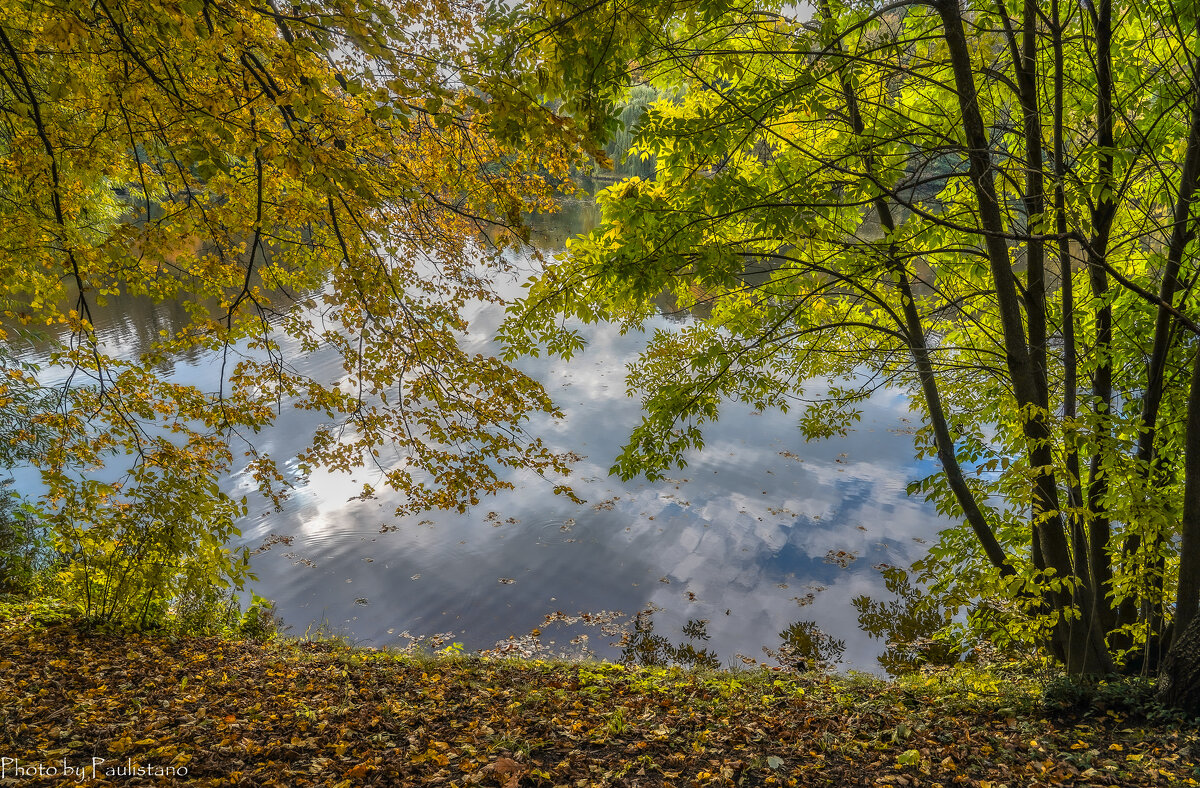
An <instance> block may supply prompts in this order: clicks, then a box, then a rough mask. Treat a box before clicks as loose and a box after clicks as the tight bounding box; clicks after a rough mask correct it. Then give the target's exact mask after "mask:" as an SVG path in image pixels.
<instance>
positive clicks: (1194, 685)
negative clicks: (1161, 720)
mask: <svg viewBox="0 0 1200 788" xmlns="http://www.w3.org/2000/svg"><path fill="white" fill-rule="evenodd" d="M1158 700H1159V702H1160V703H1162V704H1163V705H1166V706H1172V707H1174V708H1177V709H1182V710H1183V711H1185V712H1187V713H1189V714H1193V715H1195V714H1200V616H1193V617H1192V621H1191V623H1190V624H1188V625H1187V628H1186V629H1184V630H1183V631H1182V632H1181V633H1179V634H1177V635H1176V636H1175V642H1174V644H1173V645H1172V646H1171V650H1170V651H1169V652H1167V657H1166V659H1164V660H1163V665H1162V673H1161V675H1160V676H1159V679H1158Z"/></svg>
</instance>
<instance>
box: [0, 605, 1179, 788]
mask: <svg viewBox="0 0 1200 788" xmlns="http://www.w3.org/2000/svg"><path fill="white" fill-rule="evenodd" d="M42 610H43V612H42V613H41V614H39V613H38V612H37V611H34V610H31V609H29V608H25V609H21V608H17V607H0V611H3V612H4V615H3V620H2V621H0V764H2V766H3V770H4V776H3V778H0V785H4V786H8V785H13V786H17V785H20V786H25V785H67V784H74V785H153V784H178V783H181V782H184V781H186V782H187V784H189V785H191V784H195V785H213V786H216V785H246V786H260V785H282V786H300V785H338V786H354V785H388V786H424V785H430V786H433V785H445V786H453V785H457V786H472V785H478V786H502V787H503V788H523V787H524V786H560V785H561V786H580V788H582V787H583V786H592V785H613V786H668V785H669V786H709V785H711V786H735V785H751V786H758V785H763V786H767V785H772V786H774V785H781V786H853V785H897V786H929V787H930V788H935V787H936V786H939V785H940V786H944V787H945V788H948V787H949V786H958V785H963V786H977V787H979V788H1000V787H1001V786H1009V788H1017V786H1050V785H1078V786H1084V785H1120V786H1132V785H1197V784H1198V783H1200V767H1197V765H1196V764H1197V761H1200V734H1198V732H1197V727H1196V726H1195V724H1194V723H1193V724H1188V723H1185V722H1183V721H1181V720H1179V719H1178V718H1171V717H1168V716H1159V715H1157V714H1156V713H1155V712H1154V710H1153V709H1152V707H1150V706H1147V705H1144V704H1138V703H1134V704H1132V705H1131V704H1129V703H1127V702H1124V701H1123V700H1122V698H1121V697H1120V696H1121V694H1122V693H1120V692H1114V691H1111V690H1110V691H1107V692H1106V690H1105V688H1103V687H1101V688H1100V689H1099V690H1097V691H1096V692H1095V693H1094V696H1093V698H1092V702H1091V703H1090V705H1087V706H1086V707H1084V708H1072V709H1064V708H1054V709H1048V708H1047V706H1046V704H1045V702H1044V701H1043V699H1042V695H1043V693H1042V689H1041V687H1040V686H1038V685H1037V684H1036V683H1035V682H1032V681H1028V680H1023V679H1021V678H1020V677H1018V676H1004V675H995V674H986V673H967V672H963V671H958V672H954V673H947V674H944V675H941V676H924V677H911V678H908V679H905V680H903V681H899V682H892V683H888V682H881V681H877V680H874V679H867V678H863V677H851V678H844V677H825V676H816V675H797V674H789V673H780V672H775V671H770V670H761V669H760V670H753V671H744V672H725V671H684V670H679V669H663V668H626V667H623V666H620V665H613V664H604V663H553V662H544V661H510V660H483V659H478V658H473V657H463V656H454V655H444V656H436V657H427V658H414V657H408V656H398V655H396V654H392V653H388V652H383V651H374V650H369V649H354V648H349V647H346V646H344V645H342V644H340V643H337V642H331V641H318V642H302V641H296V640H288V639H282V638H276V639H273V640H269V641H265V642H259V641H253V640H241V641H239V640H222V639H216V638H187V637H184V638H174V637H168V636H155V635H145V634H121V635H118V634H111V633H109V634H106V633H100V632H95V631H89V630H87V629H85V628H82V627H80V626H79V625H78V624H76V623H73V622H70V621H63V620H56V619H57V617H56V616H46V615H45V613H44V610H45V609H44V608H43V609H42ZM67 769H70V770H71V772H70V773H69V774H66V775H64V772H65V771H66V770H67ZM169 770H170V771H169Z"/></svg>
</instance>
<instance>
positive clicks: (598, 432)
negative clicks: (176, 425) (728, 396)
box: [105, 206, 949, 671]
mask: <svg viewBox="0 0 1200 788" xmlns="http://www.w3.org/2000/svg"><path fill="white" fill-rule="evenodd" d="M594 221H595V217H594V215H593V212H592V209H589V208H588V207H586V206H583V207H581V206H575V207H574V209H573V210H568V211H567V212H565V213H564V214H563V215H562V216H560V217H556V218H554V219H552V220H549V221H546V222H544V223H543V225H542V228H541V229H542V232H541V233H540V235H539V236H537V237H535V239H534V240H535V243H538V244H539V245H541V246H542V247H543V248H546V249H547V250H554V249H561V248H562V243H563V241H564V240H565V238H566V237H567V236H569V235H571V234H574V233H575V232H579V231H581V230H583V229H586V228H587V227H588V226H589V225H590V224H591V223H594ZM513 291H514V292H516V288H515V287H514V290H513ZM176 312H179V313H180V314H175V313H176ZM501 317H502V313H501V310H500V309H498V308H494V307H481V308H480V309H478V310H477V311H476V313H475V314H473V315H472V316H471V324H472V330H471V334H470V336H469V337H468V338H467V340H466V341H467V342H468V343H470V344H472V345H474V346H475V348H474V349H477V350H481V351H487V350H488V347H489V344H490V335H491V332H492V331H493V330H494V328H495V327H496V325H497V324H498V323H499V321H500V319H501ZM180 318H181V310H178V309H177V308H173V307H170V306H161V305H160V306H156V307H153V308H148V307H146V306H145V305H143V306H141V307H139V308H130V309H126V310H125V311H124V312H123V313H122V314H121V315H120V316H119V319H116V318H113V319H111V323H110V325H109V326H108V327H107V328H106V329H105V339H106V341H108V342H110V343H112V346H115V347H119V348H125V349H127V351H129V352H133V351H135V350H136V349H137V348H138V347H139V346H141V345H142V344H143V343H144V342H145V341H146V340H147V339H148V338H149V337H153V336H155V335H157V333H158V330H159V328H160V327H161V328H167V327H168V326H169V325H170V324H172V323H173V322H176V321H178V320H179V319H180ZM680 324H681V323H680V319H679V318H678V316H674V317H670V318H668V317H667V316H662V317H659V318H656V319H655V320H653V321H651V323H650V324H649V325H648V326H647V329H648V330H650V331H652V330H653V329H655V328H669V327H672V326H675V327H678V326H679V325H680ZM583 330H584V331H585V332H586V336H587V338H588V347H587V349H586V350H585V351H584V352H582V353H580V354H579V355H578V356H576V357H575V358H574V359H573V360H572V361H570V362H569V363H567V362H563V361H561V360H556V359H546V358H539V359H527V360H525V361H523V362H522V363H521V364H520V366H521V367H522V368H523V369H524V370H525V371H527V372H528V373H529V374H531V375H532V376H534V377H535V378H537V379H538V380H540V381H541V382H542V383H543V384H544V385H545V386H546V388H547V390H548V391H549V393H550V394H551V396H552V397H554V398H555V400H556V401H557V402H558V403H559V405H560V406H561V407H562V408H563V410H564V411H565V412H566V419H565V420H563V421H562V422H559V423H552V422H550V421H549V420H546V421H544V422H538V423H535V424H534V426H533V431H534V432H535V433H538V434H541V435H543V436H544V437H545V438H546V439H547V440H548V442H550V443H551V444H552V445H555V446H557V447H559V448H562V449H573V450H575V451H577V452H578V453H579V454H581V455H585V457H584V459H583V460H582V462H580V463H579V465H578V466H577V467H576V471H575V474H574V478H573V485H574V488H575V490H576V492H577V493H578V494H579V495H581V496H582V497H583V498H585V499H586V500H587V503H586V504H584V505H576V504H573V503H571V502H570V501H569V500H566V499H564V498H562V497H559V496H555V495H553V494H552V493H551V490H550V487H551V485H550V484H549V483H547V482H545V481H544V480H542V479H540V478H538V477H536V476H533V475H531V474H520V473H517V474H514V475H511V476H510V478H512V479H513V480H514V481H515V482H516V489H515V490H513V491H510V492H508V493H504V494H501V495H498V496H495V497H492V498H486V499H484V501H483V503H482V504H481V505H480V506H479V507H477V508H475V509H474V510H472V511H470V512H468V513H467V514H463V515H459V514H455V513H445V512H429V513H426V514H424V515H422V516H417V517H410V518H399V519H398V518H396V517H394V515H393V510H394V508H395V499H392V498H389V496H388V495H387V494H386V493H381V494H380V496H379V498H378V499H377V500H374V501H369V502H363V501H357V500H355V501H350V500H349V499H351V498H352V497H353V496H354V495H356V494H357V493H358V492H359V490H361V484H362V482H364V481H369V480H371V476H370V475H369V474H368V473H367V472H365V471H364V472H362V473H359V474H351V475H340V474H330V473H314V474H313V475H312V476H310V477H309V478H308V479H307V480H306V481H305V482H304V483H303V484H302V485H301V486H300V487H299V488H298V489H297V490H296V491H295V492H294V494H293V495H292V497H291V498H290V499H289V500H288V501H287V503H286V505H285V507H284V509H283V511H282V512H276V511H274V510H273V508H272V507H271V506H270V505H269V504H268V503H266V502H265V501H263V500H262V499H261V497H259V496H257V495H255V494H254V493H253V490H252V488H251V487H250V485H249V482H248V480H247V479H245V477H244V476H243V475H242V474H240V473H235V474H233V475H231V477H230V478H229V479H228V480H227V482H226V485H227V489H228V490H230V491H231V492H234V493H236V494H237V495H242V494H246V495H247V496H248V498H249V501H250V507H251V511H250V513H249V514H248V516H247V517H246V518H245V519H244V521H243V522H242V523H240V527H241V530H242V535H243V537H242V538H243V543H244V544H247V545H249V546H250V547H251V548H252V549H254V548H257V547H259V546H261V545H263V544H264V543H269V542H274V545H273V546H272V547H270V549H266V550H264V551H262V552H260V553H259V554H257V555H256V556H255V557H254V559H253V570H254V572H255V573H256V574H257V575H258V581H257V582H256V583H253V584H252V585H253V588H254V590H255V591H256V592H257V593H258V594H259V595H261V596H264V597H267V598H269V599H272V600H274V601H275V602H276V603H277V609H278V613H279V615H280V616H281V617H282V619H283V620H284V622H286V623H287V624H288V625H290V627H291V631H292V632H293V633H294V634H299V633H302V632H304V631H305V630H306V629H308V628H310V627H313V626H323V627H324V628H326V629H328V630H332V631H335V632H339V633H342V634H345V635H347V636H349V637H350V638H352V639H353V640H355V641H357V642H360V643H362V644H371V645H389V644H394V645H405V644H407V643H408V642H409V639H408V638H407V637H404V636H403V635H404V634H405V633H407V634H409V635H413V636H418V635H432V634H435V633H447V634H448V635H449V636H450V637H451V639H452V640H453V641H458V642H460V643H462V644H463V646H464V647H465V648H466V649H467V650H476V649H483V648H489V647H494V646H496V645H497V643H501V642H503V643H510V641H508V637H509V636H510V635H513V636H518V637H519V636H523V635H528V634H529V633H530V632H531V630H534V629H535V628H537V629H540V630H541V633H540V636H538V637H537V638H536V640H537V642H539V643H541V644H542V646H543V647H544V648H546V649H548V650H550V651H553V652H555V653H558V652H564V651H565V652H568V653H579V652H580V651H581V649H583V648H585V647H586V648H588V649H590V650H591V651H592V652H594V653H596V654H597V655H599V656H603V657H616V656H618V655H619V653H620V650H619V649H618V648H617V647H615V646H614V645H612V644H613V643H614V642H615V641H616V640H617V636H615V635H613V634H612V633H611V630H610V631H609V632H607V633H606V632H605V631H602V630H601V628H600V627H598V626H590V627H589V626H584V625H583V624H582V623H576V624H574V625H566V624H563V623H549V624H547V623H546V616H547V615H548V614H553V613H555V612H562V613H564V614H567V615H570V616H574V615H577V614H579V613H581V612H586V613H598V612H600V611H610V612H619V613H621V614H622V617H621V618H619V619H617V620H616V621H615V622H614V623H617V624H619V623H621V622H624V623H625V624H627V625H628V623H629V622H630V620H631V619H632V617H633V616H634V615H635V614H636V613H637V612H639V611H642V610H646V609H652V610H654V611H655V612H654V615H653V622H654V627H655V633H656V634H661V635H664V636H666V637H667V638H669V639H671V640H672V641H675V642H678V641H680V640H682V639H683V636H682V634H681V632H682V629H683V627H684V626H685V624H686V623H687V622H688V621H689V620H706V621H707V626H706V630H707V633H708V635H709V638H710V639H709V640H708V641H707V642H704V643H698V644H697V645H704V646H706V647H707V648H709V649H710V650H712V651H714V652H715V653H716V654H717V656H718V657H719V659H720V660H721V662H722V663H724V664H732V663H736V662H737V661H738V656H739V655H746V656H749V657H753V658H758V659H764V660H766V657H765V656H764V654H763V651H762V649H763V647H764V646H767V647H777V646H778V645H779V644H780V633H782V632H783V631H784V630H786V629H787V628H788V627H789V626H791V625H793V624H795V623H796V622H798V621H800V622H803V621H813V622H816V624H817V626H819V627H820V628H821V629H822V630H823V631H824V632H826V633H828V634H829V635H832V636H834V637H836V638H840V639H843V640H844V641H845V643H846V650H845V653H844V655H843V663H842V665H841V667H843V668H847V667H853V668H856V669H859V670H872V671H877V670H878V666H877V665H876V663H875V657H876V655H877V654H878V653H879V652H880V651H881V650H882V644H881V643H880V642H879V641H877V640H871V639H869V638H868V636H867V635H866V634H864V633H863V632H861V631H860V630H859V629H858V627H857V626H856V623H857V619H856V615H855V611H854V609H853V607H852V606H851V604H850V600H851V599H852V598H853V597H855V596H858V595H860V594H867V595H872V596H878V597H882V596H884V595H885V594H884V591H883V583H882V581H881V579H880V577H879V573H878V572H877V571H876V570H875V569H873V568H872V567H873V566H874V565H876V564H879V563H881V562H886V563H891V564H902V565H905V566H907V564H909V563H911V561H913V560H915V559H916V558H918V557H920V556H921V555H922V554H923V552H924V547H923V545H924V543H925V542H926V541H927V540H932V538H933V537H934V536H935V535H936V533H937V532H938V531H939V530H941V529H942V528H945V527H947V525H948V524H949V523H948V522H947V521H945V520H943V519H940V518H939V517H938V516H937V515H936V513H935V512H934V511H933V509H932V507H931V506H928V505H926V504H924V503H922V502H920V501H918V500H915V499H910V498H908V497H906V495H905V492H904V488H905V485H906V484H907V483H908V482H909V481H911V480H912V479H914V478H917V477H919V476H923V475H926V474H928V473H929V472H930V471H931V470H932V466H931V465H930V464H929V463H927V462H926V463H917V462H916V461H914V459H913V445H912V437H911V434H910V430H909V426H910V425H909V421H908V419H909V417H910V414H909V412H908V397H907V394H906V393H904V392H900V391H893V392H886V391H885V392H882V393H880V394H877V395H876V396H874V397H873V398H872V399H871V400H870V401H869V402H868V403H866V405H865V406H864V415H863V419H862V421H861V422H860V423H859V424H858V425H857V427H856V428H855V429H854V431H853V432H851V433H850V434H849V435H848V436H846V437H844V438H837V439H832V440H828V441H822V442H814V443H805V442H804V440H803V438H802V437H801V435H800V432H799V430H798V429H797V427H796V417H794V416H789V415H783V414H780V413H776V412H764V413H758V412H755V411H753V410H752V409H750V408H748V407H745V406H740V405H728V406H726V407H725V408H724V411H723V414H722V417H721V420H720V422H719V423H717V424H715V425H712V426H710V427H709V428H708V429H707V431H706V438H707V445H706V448H705V449H704V451H703V452H700V453H698V454H695V455H694V456H693V457H691V460H690V463H689V466H688V467H687V468H686V469H683V470H681V471H678V472H676V473H675V477H676V478H674V479H673V480H671V481H669V482H661V483H655V484H650V483H646V482H645V481H644V480H633V481H630V482H621V481H620V480H618V479H615V478H610V477H609V476H608V474H607V469H608V467H609V466H610V465H611V463H612V461H613V459H614V458H615V457H616V455H617V454H618V452H619V451H620V448H621V446H622V442H623V440H624V439H625V437H626V436H627V435H628V434H629V432H630V431H631V430H632V429H633V427H634V426H635V425H636V424H637V422H638V420H639V418H640V411H639V403H638V401H637V400H635V399H631V398H629V397H627V396H626V393H625V392H626V389H625V381H624V376H625V364H626V362H627V361H629V360H630V359H632V358H633V357H634V356H635V355H636V354H637V353H638V351H639V350H640V349H641V348H642V347H643V346H644V344H645V341H646V336H648V334H647V335H642V334H629V335H626V336H621V335H620V332H619V331H618V330H617V329H616V328H614V327H610V326H586V327H583ZM305 363H306V365H307V366H306V367H305V368H304V371H306V372H308V373H309V374H312V375H314V377H318V378H320V377H329V378H335V377H337V376H338V375H339V374H340V372H341V368H340V360H339V358H338V357H336V355H335V354H333V353H324V354H322V353H318V354H315V355H314V356H311V357H308V359H307V360H306V362H305ZM214 369H215V367H214V365H213V364H212V362H211V360H209V359H205V358H192V359H187V360H183V361H181V362H180V363H178V364H177V365H176V366H175V368H174V369H173V370H172V371H171V372H170V374H172V375H174V376H175V377H176V378H178V379H179V380H180V381H182V382H200V383H203V382H205V381H206V379H207V381H209V382H211V376H212V374H213V371H214ZM313 418H314V417H313V415H312V414H311V413H308V412H304V411H298V410H292V409H288V408H285V409H284V410H283V412H282V414H281V416H280V417H279V419H278V422H277V423H276V424H275V425H274V426H273V427H272V428H271V429H269V430H265V431H264V432H263V433H261V434H260V435H259V436H258V437H257V442H256V446H257V448H258V449H259V450H260V451H266V452H269V453H271V454H272V455H274V456H275V457H277V458H279V459H281V460H282V459H283V458H287V457H294V456H295V455H296V453H297V452H299V451H300V450H302V449H303V448H304V447H305V445H306V441H307V440H308V439H309V438H310V437H311V435H312V432H313V429H314V427H315V426H316V423H315V422H314V421H313ZM289 467H292V468H293V469H294V463H293V464H291V465H290V466H289ZM581 635H586V638H581V637H580V636H581ZM572 640H574V641H575V642H573V643H572V642H571V641H572ZM518 642H520V641H518ZM528 642H532V641H528ZM767 661H768V662H769V661H770V660H767Z"/></svg>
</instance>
